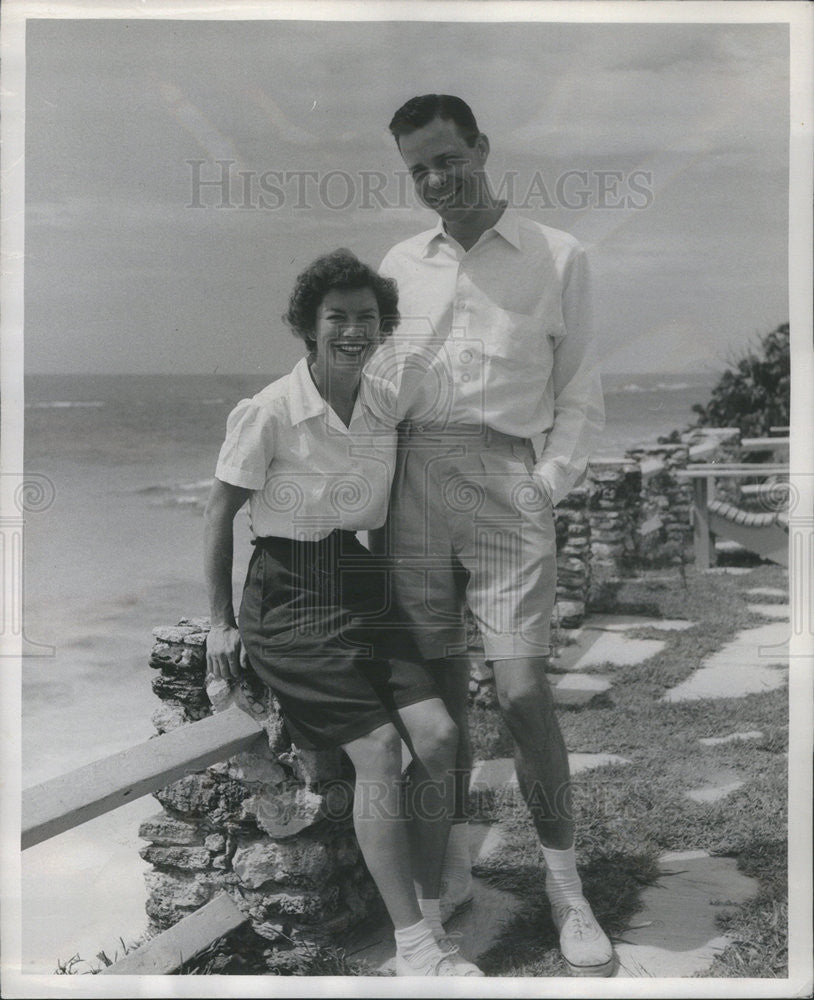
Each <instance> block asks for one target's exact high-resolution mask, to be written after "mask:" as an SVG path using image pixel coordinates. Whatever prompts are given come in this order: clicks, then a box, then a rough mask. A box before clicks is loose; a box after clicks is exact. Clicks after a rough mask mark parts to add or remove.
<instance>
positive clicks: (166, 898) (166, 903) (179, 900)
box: [144, 870, 217, 930]
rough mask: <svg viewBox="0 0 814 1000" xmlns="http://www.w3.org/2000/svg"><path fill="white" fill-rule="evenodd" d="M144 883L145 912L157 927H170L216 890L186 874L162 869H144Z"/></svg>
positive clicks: (196, 907)
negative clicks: (145, 892)
mask: <svg viewBox="0 0 814 1000" xmlns="http://www.w3.org/2000/svg"><path fill="white" fill-rule="evenodd" d="M144 880H145V882H146V884H147V891H148V893H149V895H148V896H147V902H146V904H145V909H146V911H147V916H148V917H149V918H150V920H151V921H152V923H153V924H154V925H155V926H156V927H157V928H158V929H159V930H165V929H166V928H167V927H172V925H173V924H177V923H178V921H179V920H181V919H183V918H184V917H185V916H186V915H187V914H188V913H192V912H193V911H194V910H197V909H198V908H199V907H201V906H203V905H204V903H208V902H209V900H210V899H212V897H213V896H214V895H215V892H216V891H217V890H216V889H215V888H214V887H212V886H210V885H207V884H205V883H203V882H199V881H197V880H196V879H194V878H191V877H190V876H189V875H181V874H180V873H179V874H174V873H170V872H165V871H155V870H154V871H148V872H145V874H144Z"/></svg>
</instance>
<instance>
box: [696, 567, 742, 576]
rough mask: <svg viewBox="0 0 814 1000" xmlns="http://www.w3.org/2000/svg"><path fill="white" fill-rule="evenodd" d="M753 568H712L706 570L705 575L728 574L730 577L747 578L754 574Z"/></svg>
mask: <svg viewBox="0 0 814 1000" xmlns="http://www.w3.org/2000/svg"><path fill="white" fill-rule="evenodd" d="M752 568H753V567H751V566H712V567H711V568H710V569H705V570H704V571H703V572H704V573H728V574H729V575H730V576H745V575H746V574H747V573H751V572H752Z"/></svg>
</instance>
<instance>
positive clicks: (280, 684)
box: [239, 531, 438, 749]
mask: <svg viewBox="0 0 814 1000" xmlns="http://www.w3.org/2000/svg"><path fill="white" fill-rule="evenodd" d="M389 591H390V588H389V586H388V576H387V571H386V569H385V567H384V564H383V561H382V559H381V557H376V556H374V555H372V554H371V553H370V552H368V550H367V549H366V548H365V547H364V546H363V545H362V544H361V543H360V542H359V541H358V539H357V538H356V535H355V534H354V533H352V532H349V531H334V532H332V534H330V535H329V536H328V537H327V538H325V539H322V540H321V541H318V542H303V541H296V540H294V539H290V538H258V539H256V541H255V548H254V552H253V553H252V558H251V561H250V563H249V570H248V573H247V575H246V583H245V586H244V588H243V601H242V603H241V607H240V616H239V622H240V634H241V638H242V641H243V645H244V647H245V649H246V652H247V654H248V657H249V662H250V663H251V666H252V668H253V670H254V671H255V673H256V674H257V675H258V676H259V677H260V678H261V680H263V681H264V683H265V684H267V685H268V687H269V688H270V689H271V690H272V692H273V693H274V695H275V697H276V698H277V700H278V702H279V703H280V707H281V708H282V710H283V714H284V717H285V721H286V725H287V726H288V728H289V732H290V734H291V737H292V739H293V740H294V742H295V743H296V744H297V745H298V746H301V747H308V748H315V749H323V748H324V749H327V748H330V747H336V746H339V745H341V744H343V743H347V742H349V741H351V740H353V739H357V738H358V737H360V736H365V735H367V734H368V733H371V732H373V730H374V729H378V728H379V726H381V725H384V724H385V723H386V722H389V721H392V719H393V716H394V713H395V712H396V710H397V709H399V708H404V707H406V706H407V705H413V704H415V703H416V702H419V701H424V700H426V699H427V698H434V697H438V691H437V688H436V687H435V685H434V684H433V682H432V679H431V678H430V676H429V674H428V673H427V671H426V669H425V668H424V666H423V664H422V662H421V657H420V654H419V653H418V651H417V648H416V647H415V645H414V644H413V641H412V638H411V630H410V627H409V626H408V625H407V624H406V623H404V622H403V621H402V620H401V618H400V616H399V614H398V612H397V610H396V609H395V608H394V607H393V605H392V601H391V599H390V593H389Z"/></svg>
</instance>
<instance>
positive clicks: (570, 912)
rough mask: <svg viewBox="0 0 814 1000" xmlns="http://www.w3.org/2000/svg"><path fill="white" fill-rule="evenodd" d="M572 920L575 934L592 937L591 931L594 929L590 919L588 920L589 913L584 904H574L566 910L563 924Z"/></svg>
mask: <svg viewBox="0 0 814 1000" xmlns="http://www.w3.org/2000/svg"><path fill="white" fill-rule="evenodd" d="M568 921H571V922H572V923H573V925H574V927H573V929H574V934H575V935H576V936H577V937H580V938H587V937H591V936H592V935H591V933H590V932H591V931H592V930H593V928H592V926H591V922H590V920H588V915H587V913H586V912H585V909H584V907H582V906H572V907H569V909H567V910H566V911H565V918H564V919H563V921H562V925H561V926H563V927H564V926H565V924H566V923H567V922H568Z"/></svg>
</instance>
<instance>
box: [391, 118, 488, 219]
mask: <svg viewBox="0 0 814 1000" xmlns="http://www.w3.org/2000/svg"><path fill="white" fill-rule="evenodd" d="M399 149H400V150H401V156H402V159H403V160H404V162H405V164H406V165H407V169H408V170H409V171H410V174H411V176H412V178H413V183H414V184H415V189H416V193H417V194H418V197H419V198H420V199H421V201H422V202H423V203H424V204H425V205H426V206H427V207H428V208H431V209H432V210H433V211H434V212H437V213H438V214H439V215H440V216H441V218H442V219H443V220H444V221H445V222H446V221H455V220H456V219H459V218H461V216H462V215H465V214H466V213H467V212H469V211H471V210H472V209H473V208H474V209H477V208H481V207H485V205H484V193H485V192H484V187H483V166H484V164H485V163H486V157H487V155H488V153H489V144H488V142H487V140H486V136H484V135H480V136H478V138H477V139H476V140H475V145H474V146H469V145H468V144H467V142H466V140H465V139H464V138H463V136H462V135H461V134H460V132H459V131H458V127H457V125H456V124H455V123H454V122H452V121H445V120H443V119H441V118H434V119H433V120H432V121H431V122H430V123H429V124H428V125H425V126H424V127H423V128H419V129H416V130H415V131H414V132H410V133H409V134H408V135H403V136H401V138H400V140H399Z"/></svg>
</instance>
